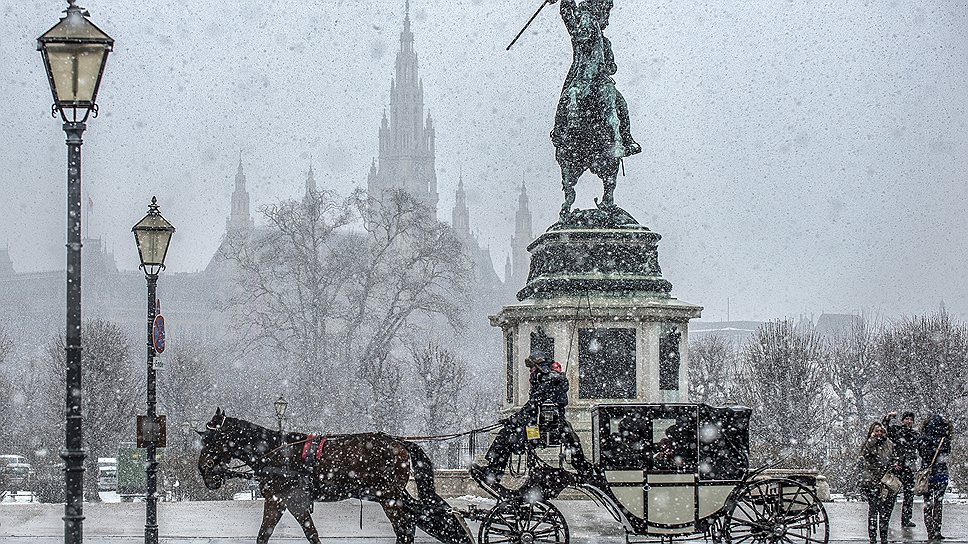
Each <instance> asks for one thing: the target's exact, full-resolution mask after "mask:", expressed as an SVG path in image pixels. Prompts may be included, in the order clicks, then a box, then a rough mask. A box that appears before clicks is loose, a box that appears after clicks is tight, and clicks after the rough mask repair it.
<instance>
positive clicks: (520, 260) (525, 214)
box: [505, 181, 534, 289]
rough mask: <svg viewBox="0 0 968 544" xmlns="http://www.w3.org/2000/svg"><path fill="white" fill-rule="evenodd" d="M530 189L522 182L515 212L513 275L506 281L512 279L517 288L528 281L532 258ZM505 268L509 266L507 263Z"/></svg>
mask: <svg viewBox="0 0 968 544" xmlns="http://www.w3.org/2000/svg"><path fill="white" fill-rule="evenodd" d="M528 203H529V199H528V189H527V188H526V187H525V186H524V182H523V181H522V182H521V194H519V195H518V209H517V211H515V212H514V236H512V237H511V263H510V265H511V266H510V271H511V275H510V276H506V278H505V281H510V282H511V285H512V286H514V287H515V288H516V289H517V288H520V287H523V286H524V284H525V283H527V282H528V272H529V268H530V266H531V258H530V256H529V255H528V245H529V244H530V243H531V242H532V241H533V240H534V233H533V232H532V230H531V210H530V209H529V208H528ZM505 269H507V266H506V265H505Z"/></svg>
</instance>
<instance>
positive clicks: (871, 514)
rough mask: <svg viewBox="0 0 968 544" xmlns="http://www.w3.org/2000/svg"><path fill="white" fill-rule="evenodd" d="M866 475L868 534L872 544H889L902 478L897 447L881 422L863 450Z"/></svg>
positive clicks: (863, 483)
mask: <svg viewBox="0 0 968 544" xmlns="http://www.w3.org/2000/svg"><path fill="white" fill-rule="evenodd" d="M861 459H862V463H863V468H864V472H863V474H864V476H863V478H862V481H861V489H860V490H861V492H863V493H864V496H865V497H866V498H867V508H868V510H867V535H868V537H869V538H870V542H871V544H877V540H878V537H880V541H881V544H887V530H888V525H889V524H890V521H891V512H892V511H893V510H894V502H895V500H896V499H897V493H898V491H900V489H901V479H900V478H898V477H897V471H898V463H897V457H896V456H895V455H894V445H893V444H892V443H891V441H890V439H888V438H887V429H886V428H885V427H884V425H882V424H881V423H880V422H875V423H873V424H871V426H870V429H869V430H868V431H867V439H866V440H865V441H864V446H863V447H862V448H861Z"/></svg>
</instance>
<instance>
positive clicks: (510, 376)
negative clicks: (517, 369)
mask: <svg viewBox="0 0 968 544" xmlns="http://www.w3.org/2000/svg"><path fill="white" fill-rule="evenodd" d="M504 349H505V351H506V355H507V372H506V374H507V401H508V404H511V403H513V402H514V332H512V331H508V332H507V334H505V335H504Z"/></svg>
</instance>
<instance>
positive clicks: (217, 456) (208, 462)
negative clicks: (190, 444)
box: [196, 408, 236, 489]
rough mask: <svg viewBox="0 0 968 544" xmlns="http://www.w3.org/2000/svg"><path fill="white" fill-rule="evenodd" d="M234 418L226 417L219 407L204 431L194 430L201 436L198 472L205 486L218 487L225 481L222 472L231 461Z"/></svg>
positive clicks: (224, 471)
mask: <svg viewBox="0 0 968 544" xmlns="http://www.w3.org/2000/svg"><path fill="white" fill-rule="evenodd" d="M235 421H236V420H234V419H232V418H229V417H226V416H225V412H223V411H222V409H221V408H217V409H216V410H215V416H213V417H212V420H211V421H209V422H208V423H207V424H205V430H204V431H196V432H198V434H200V435H201V436H202V451H201V453H199V455H198V472H200V473H201V475H202V480H203V481H204V482H205V487H207V488H209V489H218V488H220V487H222V484H223V483H225V476H224V474H225V473H226V472H227V471H228V467H227V465H228V464H229V462H231V461H232V451H233V449H234V444H232V440H231V435H232V430H233V429H232V426H233V422H235Z"/></svg>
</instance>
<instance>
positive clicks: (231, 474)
mask: <svg viewBox="0 0 968 544" xmlns="http://www.w3.org/2000/svg"><path fill="white" fill-rule="evenodd" d="M226 419H227V418H226V416H225V414H222V421H219V422H218V423H217V424H215V425H212V423H211V422H209V423H207V424H206V425H205V428H206V429H208V430H209V431H211V432H216V431H218V430H219V429H220V428H221V427H222V425H224V424H225V420H226ZM229 460H230V461H231V459H229ZM213 464H214V463H213ZM242 466H248V465H242ZM210 471H211V472H210V474H211V475H212V476H221V477H223V478H227V479H231V478H239V479H243V480H251V479H252V478H254V477H255V471H253V470H252V469H251V468H250V469H249V470H238V469H234V468H230V467H227V466H225V465H223V464H221V463H220V464H219V465H218V466H213V467H211V469H210Z"/></svg>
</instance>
